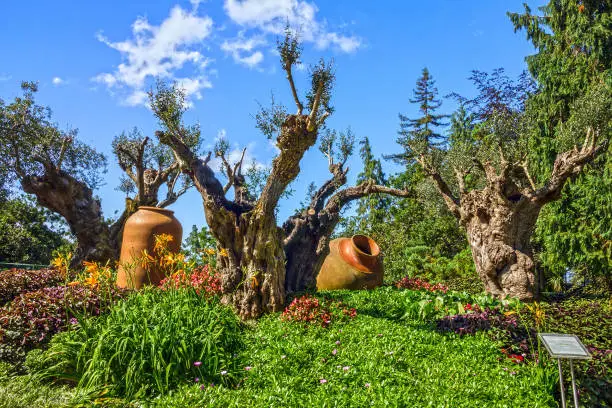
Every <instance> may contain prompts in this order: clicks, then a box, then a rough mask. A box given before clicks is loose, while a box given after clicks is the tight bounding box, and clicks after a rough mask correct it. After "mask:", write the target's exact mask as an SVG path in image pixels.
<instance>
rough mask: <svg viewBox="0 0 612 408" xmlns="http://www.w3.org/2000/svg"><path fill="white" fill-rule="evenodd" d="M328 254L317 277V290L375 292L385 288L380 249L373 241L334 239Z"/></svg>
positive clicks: (369, 239) (358, 237) (358, 236)
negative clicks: (368, 290)
mask: <svg viewBox="0 0 612 408" xmlns="http://www.w3.org/2000/svg"><path fill="white" fill-rule="evenodd" d="M329 250H330V251H329V255H327V257H326V258H325V261H323V266H322V267H321V271H320V272H319V276H318V277H317V289H319V290H333V289H372V288H375V287H377V286H380V285H382V282H383V272H384V271H383V264H382V258H381V256H380V248H379V247H378V245H377V244H376V242H374V240H373V239H372V238H369V237H366V236H365V235H354V236H353V237H352V238H338V239H334V240H333V241H331V242H330V243H329Z"/></svg>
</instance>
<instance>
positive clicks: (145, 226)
mask: <svg viewBox="0 0 612 408" xmlns="http://www.w3.org/2000/svg"><path fill="white" fill-rule="evenodd" d="M161 234H168V235H171V236H172V241H171V242H170V243H169V244H168V249H169V250H170V251H171V252H174V253H176V252H178V251H179V250H180V248H181V240H182V239H183V227H182V226H181V223H180V222H179V221H178V220H177V219H176V218H175V217H174V211H171V210H166V209H163V208H157V207H145V206H142V207H138V211H136V212H135V213H134V214H132V215H131V216H130V217H129V218H128V219H127V221H126V222H125V226H124V229H123V241H122V243H121V255H120V257H119V270H118V271H117V286H119V287H121V288H131V289H139V288H141V287H142V285H144V284H151V285H158V284H159V282H161V280H162V279H164V277H165V276H164V274H163V272H162V271H159V270H149V271H148V272H147V271H146V270H145V269H144V268H143V267H142V266H141V262H140V260H141V259H142V255H143V251H144V250H145V249H146V250H147V253H148V254H149V255H151V256H154V254H155V253H154V251H153V247H154V245H155V236H156V235H161Z"/></svg>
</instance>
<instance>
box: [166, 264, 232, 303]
mask: <svg viewBox="0 0 612 408" xmlns="http://www.w3.org/2000/svg"><path fill="white" fill-rule="evenodd" d="M159 286H160V287H161V288H162V289H165V290H167V289H180V288H194V289H195V290H196V292H197V293H198V294H199V295H202V296H207V297H209V296H215V295H220V294H221V277H220V276H219V274H218V273H217V272H214V271H213V270H212V269H211V268H209V266H208V265H204V266H201V267H197V268H195V269H194V270H192V271H191V273H187V272H185V271H183V270H180V271H178V272H176V273H173V274H172V275H170V276H168V277H167V278H165V279H164V280H162V281H161V282H160V284H159Z"/></svg>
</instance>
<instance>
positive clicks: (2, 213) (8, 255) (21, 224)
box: [0, 198, 67, 265]
mask: <svg viewBox="0 0 612 408" xmlns="http://www.w3.org/2000/svg"><path fill="white" fill-rule="evenodd" d="M60 223H61V220H60V219H59V217H58V216H57V215H55V214H53V213H51V212H50V211H49V210H46V209H44V208H41V207H37V206H35V205H34V204H32V203H31V201H30V200H28V199H27V198H14V199H10V200H2V198H0V262H12V263H30V264H38V265H48V264H49V262H51V256H52V253H53V251H54V250H56V249H58V248H60V247H61V246H62V245H64V244H66V243H67V241H66V240H65V239H64V238H63V236H62V234H61V233H60V232H57V231H56V230H57V229H58V228H55V229H53V228H51V227H53V226H58V225H61V224H60ZM54 224H55V225H54Z"/></svg>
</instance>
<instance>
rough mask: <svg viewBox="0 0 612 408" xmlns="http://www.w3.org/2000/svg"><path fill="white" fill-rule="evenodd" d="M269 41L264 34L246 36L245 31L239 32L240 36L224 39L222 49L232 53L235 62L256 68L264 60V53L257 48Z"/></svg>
mask: <svg viewBox="0 0 612 408" xmlns="http://www.w3.org/2000/svg"><path fill="white" fill-rule="evenodd" d="M266 43H267V41H266V40H265V39H264V38H263V36H253V37H250V38H246V37H245V36H244V32H243V31H241V32H239V33H238V37H237V38H234V39H231V40H225V41H223V44H221V49H222V50H223V51H225V52H226V53H228V54H230V55H231V56H232V58H233V59H234V61H235V62H237V63H239V64H243V65H246V66H247V67H249V68H254V67H256V66H257V65H259V63H260V62H261V61H263V57H264V56H263V53H262V52H261V51H256V50H255V48H257V47H259V46H262V45H265V44H266Z"/></svg>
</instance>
